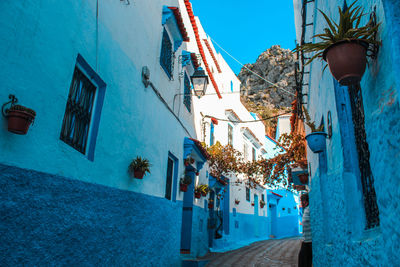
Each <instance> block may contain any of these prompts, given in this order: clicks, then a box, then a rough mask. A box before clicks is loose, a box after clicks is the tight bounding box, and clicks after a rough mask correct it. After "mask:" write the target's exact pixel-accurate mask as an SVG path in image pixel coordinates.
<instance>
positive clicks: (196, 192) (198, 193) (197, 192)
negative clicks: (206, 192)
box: [194, 185, 201, 198]
mask: <svg viewBox="0 0 400 267" xmlns="http://www.w3.org/2000/svg"><path fill="white" fill-rule="evenodd" d="M194 197H195V198H201V189H200V186H199V185H198V186H196V187H195V188H194Z"/></svg>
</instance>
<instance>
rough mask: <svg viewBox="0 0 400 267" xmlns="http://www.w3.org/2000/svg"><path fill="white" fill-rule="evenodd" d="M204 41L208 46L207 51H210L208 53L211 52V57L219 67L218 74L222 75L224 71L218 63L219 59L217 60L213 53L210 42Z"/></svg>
mask: <svg viewBox="0 0 400 267" xmlns="http://www.w3.org/2000/svg"><path fill="white" fill-rule="evenodd" d="M203 41H204V43H205V44H206V46H207V49H208V51H209V52H210V55H211V57H212V59H213V60H214V63H215V66H216V67H217V70H218V72H219V73H221V72H222V71H221V68H220V67H219V64H218V61H217V59H216V58H215V55H214V52H213V51H212V49H211V46H210V43H209V42H208V40H207V39H203Z"/></svg>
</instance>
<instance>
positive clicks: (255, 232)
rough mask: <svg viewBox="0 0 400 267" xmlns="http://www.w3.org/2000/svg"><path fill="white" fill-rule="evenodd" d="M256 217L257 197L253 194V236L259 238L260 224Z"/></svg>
mask: <svg viewBox="0 0 400 267" xmlns="http://www.w3.org/2000/svg"><path fill="white" fill-rule="evenodd" d="M259 219H260V218H259V217H258V195H256V194H254V235H255V236H256V237H259V236H260V222H259Z"/></svg>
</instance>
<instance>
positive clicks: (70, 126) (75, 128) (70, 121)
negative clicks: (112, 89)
mask: <svg viewBox="0 0 400 267" xmlns="http://www.w3.org/2000/svg"><path fill="white" fill-rule="evenodd" d="M96 89H97V88H96V86H95V85H94V84H93V83H91V81H90V80H89V79H88V78H87V77H86V76H85V74H83V72H82V71H81V70H80V69H79V68H78V67H75V70H74V75H73V77H72V82H71V86H70V89H69V95H68V100H67V106H66V108H65V114H64V119H63V123H62V129H61V134H60V139H61V140H62V141H64V142H65V143H67V144H68V145H70V146H72V147H73V148H75V149H76V150H78V151H79V152H81V153H83V154H85V153H86V147H87V141H88V136H89V130H90V122H91V118H92V111H93V103H94V99H95V95H96Z"/></svg>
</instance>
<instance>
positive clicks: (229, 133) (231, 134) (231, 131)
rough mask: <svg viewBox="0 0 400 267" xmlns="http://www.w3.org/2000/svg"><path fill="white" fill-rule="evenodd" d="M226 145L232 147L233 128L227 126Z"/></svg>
mask: <svg viewBox="0 0 400 267" xmlns="http://www.w3.org/2000/svg"><path fill="white" fill-rule="evenodd" d="M228 145H231V146H232V145H233V127H232V125H230V124H228Z"/></svg>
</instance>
